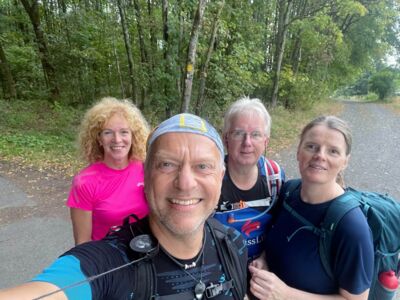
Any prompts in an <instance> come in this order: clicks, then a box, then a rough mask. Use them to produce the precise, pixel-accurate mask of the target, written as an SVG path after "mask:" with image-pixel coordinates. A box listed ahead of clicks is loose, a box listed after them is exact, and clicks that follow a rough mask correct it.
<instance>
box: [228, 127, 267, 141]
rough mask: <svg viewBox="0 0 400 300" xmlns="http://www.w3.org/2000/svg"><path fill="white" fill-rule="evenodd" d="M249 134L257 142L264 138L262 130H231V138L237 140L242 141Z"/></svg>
mask: <svg viewBox="0 0 400 300" xmlns="http://www.w3.org/2000/svg"><path fill="white" fill-rule="evenodd" d="M247 135H249V136H250V139H251V140H252V141H255V142H259V141H261V140H262V139H263V138H264V134H263V133H261V132H260V131H252V132H246V131H244V130H240V129H237V130H232V131H231V132H230V136H231V138H232V139H233V140H235V141H242V140H243V139H244V138H246V137H247Z"/></svg>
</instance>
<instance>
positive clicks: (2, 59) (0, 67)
mask: <svg viewBox="0 0 400 300" xmlns="http://www.w3.org/2000/svg"><path fill="white" fill-rule="evenodd" d="M0 79H1V85H2V88H3V94H4V98H5V99H7V100H10V99H15V98H17V91H16V89H15V82H14V78H13V76H12V74H11V70H10V68H9V66H8V62H7V58H6V54H5V53H4V51H3V46H2V44H1V39H0Z"/></svg>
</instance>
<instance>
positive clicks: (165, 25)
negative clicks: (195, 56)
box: [162, 0, 172, 118]
mask: <svg viewBox="0 0 400 300" xmlns="http://www.w3.org/2000/svg"><path fill="white" fill-rule="evenodd" d="M162 19H163V40H164V45H163V51H164V53H163V56H164V64H165V74H167V75H168V74H170V72H171V69H170V58H169V28H168V0H162ZM163 88H164V96H165V101H166V102H165V117H166V118H169V117H171V114H172V110H171V107H170V103H171V99H170V85H169V84H168V83H167V82H165V81H164V86H163Z"/></svg>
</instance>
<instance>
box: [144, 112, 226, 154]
mask: <svg viewBox="0 0 400 300" xmlns="http://www.w3.org/2000/svg"><path fill="white" fill-rule="evenodd" d="M169 132H183V133H185V132H186V133H195V134H200V135H203V136H205V137H208V138H209V139H211V140H212V141H213V142H214V143H215V144H216V145H217V147H218V150H219V151H220V153H221V157H224V146H223V144H222V141H221V138H220V136H219V134H218V132H217V130H215V128H214V127H213V126H211V125H210V124H209V123H208V122H207V121H206V120H204V119H202V118H200V117H199V116H196V115H192V114H188V113H184V114H178V115H175V116H173V117H171V118H169V119H167V120H165V121H163V122H162V123H161V124H160V125H158V127H156V128H155V129H154V131H153V132H152V134H151V135H150V136H149V139H148V141H147V147H150V146H151V144H153V142H154V141H155V140H156V139H157V138H158V137H159V136H160V135H163V134H165V133H169Z"/></svg>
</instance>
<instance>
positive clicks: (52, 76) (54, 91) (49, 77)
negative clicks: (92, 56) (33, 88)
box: [21, 0, 60, 102]
mask: <svg viewBox="0 0 400 300" xmlns="http://www.w3.org/2000/svg"><path fill="white" fill-rule="evenodd" d="M21 3H22V5H23V6H24V8H25V11H26V12H27V14H28V15H29V19H30V21H31V23H32V26H33V31H34V32H35V37H36V43H37V45H38V48H39V56H40V61H41V63H42V67H43V73H44V77H45V81H46V84H47V86H48V87H49V88H50V93H51V99H52V101H53V102H54V101H56V100H57V99H58V98H59V97H60V90H59V89H58V83H57V79H56V72H55V69H54V67H53V65H52V64H51V62H50V54H49V51H48V48H47V42H46V39H45V37H44V33H43V30H42V28H41V26H40V14H39V2H38V0H34V1H33V3H32V4H30V2H29V0H21Z"/></svg>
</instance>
